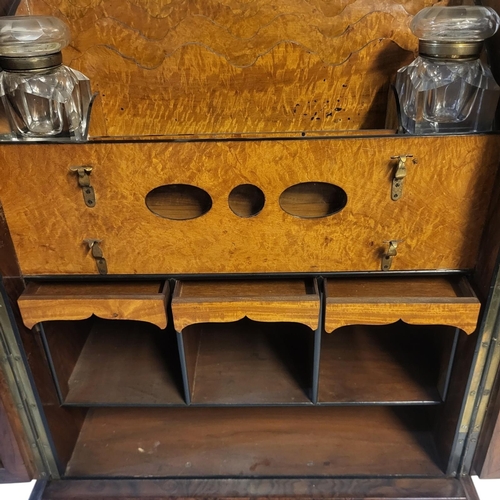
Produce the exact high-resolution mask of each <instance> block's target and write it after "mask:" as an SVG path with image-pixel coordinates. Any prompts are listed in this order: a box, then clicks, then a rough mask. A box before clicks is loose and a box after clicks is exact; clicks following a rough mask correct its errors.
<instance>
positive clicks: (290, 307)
mask: <svg viewBox="0 0 500 500" xmlns="http://www.w3.org/2000/svg"><path fill="white" fill-rule="evenodd" d="M319 308H320V302H319V293H318V288H317V284H316V281H315V280H312V279H308V280H245V281H243V280H237V281H236V280H235V281H231V280H224V281H219V280H218V281H182V282H181V281H178V282H177V283H176V286H175V290H174V293H173V299H172V313H173V318H174V325H175V328H176V330H177V331H179V332H181V331H182V330H184V328H186V327H187V326H189V325H192V324H195V323H225V322H232V321H238V320H240V319H242V318H245V317H247V318H250V319H253V320H255V321H264V322H277V321H286V322H294V323H302V324H304V325H307V326H309V327H310V328H311V329H313V330H315V329H316V328H318V322H319Z"/></svg>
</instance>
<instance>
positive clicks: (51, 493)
mask: <svg viewBox="0 0 500 500" xmlns="http://www.w3.org/2000/svg"><path fill="white" fill-rule="evenodd" d="M269 497H271V498H274V499H276V500H285V499H288V498H291V497H293V498H300V499H303V500H305V499H312V498H321V499H324V500H326V499H332V500H333V499H335V500H352V499H353V498H356V499H363V500H380V499H381V498H384V499H387V500H402V499H415V498H418V499H421V500H466V496H465V493H464V490H463V488H462V486H461V484H460V481H459V480H458V479H455V478H376V479H375V478H335V479H333V478H327V479H325V478H314V479H308V478H301V479H300V480H297V479H268V478H261V479H259V478H252V479H100V480H99V479H95V480H89V479H65V480H63V481H51V482H50V483H49V484H47V487H46V489H45V492H44V494H43V500H91V499H92V500H98V499H99V500H104V499H105V500H139V499H141V500H173V499H174V498H179V499H186V500H188V499H193V498H231V499H233V498H238V499H240V500H250V499H254V500H264V499H266V498H269Z"/></svg>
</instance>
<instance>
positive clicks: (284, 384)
mask: <svg viewBox="0 0 500 500" xmlns="http://www.w3.org/2000/svg"><path fill="white" fill-rule="evenodd" d="M182 338H183V342H184V350H185V353H186V365H187V369H188V385H189V392H190V395H191V403H193V404H211V405H218V404H223V405H226V404H240V405H253V404H280V403H288V404H300V403H310V399H309V395H310V393H311V388H312V373H313V341H314V334H313V332H311V330H310V329H309V328H308V327H306V326H304V325H299V324H296V323H273V324H269V323H257V322H254V321H251V320H248V319H245V320H241V321H238V322H236V323H216V324H214V323H212V324H208V323H205V324H202V325H192V326H190V327H188V328H186V329H185V330H184V332H183V333H182Z"/></svg>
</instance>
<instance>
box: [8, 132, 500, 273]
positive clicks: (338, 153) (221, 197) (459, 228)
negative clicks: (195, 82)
mask: <svg viewBox="0 0 500 500" xmlns="http://www.w3.org/2000/svg"><path fill="white" fill-rule="evenodd" d="M497 139H498V138H497V137H495V136H461V137H378V138H343V139H341V138H339V139H316V140H275V141H230V140H228V141H219V142H210V141H205V142H202V141H200V142H197V141H193V142H186V143H175V142H174V143H172V142H159V141H158V142H136V143H88V144H80V145H77V144H73V145H53V144H50V145H38V144H29V145H4V146H1V147H0V157H1V161H2V165H3V170H2V183H1V185H0V200H1V202H2V204H3V207H4V211H5V214H6V218H7V222H8V225H9V228H10V231H11V235H12V238H13V241H14V245H15V247H16V251H17V255H18V258H19V262H20V265H21V268H22V271H23V273H25V274H27V275H43V274H96V273H98V266H97V265H96V261H98V260H99V258H101V257H102V258H103V259H105V261H106V264H107V272H108V274H167V273H179V274H191V273H193V274H194V273H277V272H327V271H378V270H380V269H381V260H382V257H383V256H384V252H387V251H388V241H390V240H397V241H398V245H397V255H396V256H395V257H393V259H392V265H391V270H411V269H429V270H430V269H470V268H473V267H474V265H475V261H476V258H477V252H478V248H479V244H480V238H481V234H482V228H483V226H484V221H485V218H486V212H487V207H488V203H489V199H490V197H491V190H492V186H493V178H494V175H495V171H496V168H497V165H498V157H499V154H500V153H499V149H500V145H499V144H498V140H497ZM408 154H411V155H413V158H411V160H408V161H407V175H406V178H405V181H404V189H403V193H402V196H401V198H400V199H399V200H398V201H392V199H391V189H392V181H393V179H394V176H395V172H396V169H397V160H394V159H391V157H393V156H397V155H408ZM82 165H90V166H91V167H92V172H91V173H90V175H89V177H90V183H91V185H92V187H93V188H94V192H95V206H94V207H93V208H88V207H87V206H86V205H85V202H84V198H83V197H82V188H81V187H79V184H78V176H76V175H75V172H71V171H70V168H71V167H75V166H82ZM41 173H43V175H41ZM21 182H22V188H21V189H20V183H21ZM159 188H161V189H159ZM95 241H97V242H98V246H96V247H95V248H93V247H92V242H95ZM89 242H91V243H89ZM99 256H101V257H99ZM100 267H101V272H102V267H103V266H100Z"/></svg>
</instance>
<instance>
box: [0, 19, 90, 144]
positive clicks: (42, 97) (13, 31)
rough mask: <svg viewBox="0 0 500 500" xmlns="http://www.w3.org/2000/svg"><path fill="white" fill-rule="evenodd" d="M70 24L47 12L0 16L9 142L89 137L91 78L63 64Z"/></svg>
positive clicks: (0, 78)
mask: <svg viewBox="0 0 500 500" xmlns="http://www.w3.org/2000/svg"><path fill="white" fill-rule="evenodd" d="M69 41H70V33H69V28H68V27H67V26H66V24H64V23H63V22H62V21H61V20H60V19H58V18H55V17H48V16H13V17H3V18H0V67H1V69H2V72H1V73H0V95H1V99H2V103H3V106H4V110H5V114H6V116H7V119H8V122H9V126H10V130H11V134H10V137H8V138H7V139H11V140H33V139H35V140H40V139H42V140H43V139H50V138H68V139H71V140H74V141H84V140H86V139H87V128H88V115H89V111H90V105H91V102H92V92H91V89H90V82H89V79H88V78H87V77H86V76H85V75H83V74H82V73H80V72H79V71H76V70H74V69H72V68H69V67H67V66H65V65H63V64H62V55H61V50H62V49H63V48H64V47H66V46H67V45H68V43H69Z"/></svg>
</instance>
